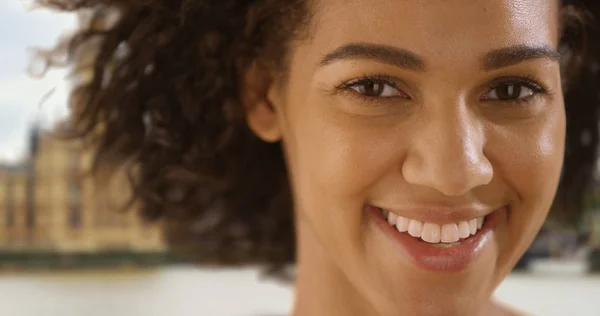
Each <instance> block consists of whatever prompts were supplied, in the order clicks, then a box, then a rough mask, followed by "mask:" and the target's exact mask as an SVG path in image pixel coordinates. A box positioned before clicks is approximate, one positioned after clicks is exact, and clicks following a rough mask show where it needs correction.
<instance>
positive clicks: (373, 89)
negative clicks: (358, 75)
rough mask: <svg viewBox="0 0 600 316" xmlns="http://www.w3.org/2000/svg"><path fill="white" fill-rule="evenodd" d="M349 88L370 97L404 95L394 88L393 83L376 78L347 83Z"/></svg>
mask: <svg viewBox="0 0 600 316" xmlns="http://www.w3.org/2000/svg"><path fill="white" fill-rule="evenodd" d="M349 88H350V89H352V90H354V91H355V92H357V93H359V94H361V95H363V96H365V97H371V98H390V97H398V96H404V94H403V93H402V92H400V90H398V89H396V88H395V87H394V86H393V85H391V84H389V83H386V82H383V81H376V80H370V79H367V80H360V81H359V82H356V83H353V84H350V85H349Z"/></svg>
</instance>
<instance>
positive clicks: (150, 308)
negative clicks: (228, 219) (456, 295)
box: [0, 263, 600, 316]
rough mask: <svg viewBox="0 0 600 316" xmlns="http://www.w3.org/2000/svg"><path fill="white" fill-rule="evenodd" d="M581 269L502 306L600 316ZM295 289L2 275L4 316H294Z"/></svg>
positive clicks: (557, 275) (531, 283)
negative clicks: (508, 305) (289, 312)
mask: <svg viewBox="0 0 600 316" xmlns="http://www.w3.org/2000/svg"><path fill="white" fill-rule="evenodd" d="M582 271H583V270H582V268H581V266H580V265H578V264H570V265H569V264H563V263H561V264H545V266H543V265H541V264H540V267H538V268H536V269H535V270H534V272H531V273H519V274H512V275H510V276H509V277H508V279H507V280H506V281H505V282H504V283H503V284H502V285H501V286H500V288H499V289H498V290H497V292H496V296H497V298H498V299H499V300H501V301H504V302H506V303H508V304H510V305H512V306H514V307H517V308H520V309H521V310H524V311H527V312H529V313H531V314H532V315H543V316H552V315H578V316H586V315H590V316H599V315H600V300H599V298H600V276H590V275H586V274H585V273H584V272H582ZM292 303H293V292H292V289H291V287H290V286H288V285H286V284H283V283H278V282H276V281H274V280H271V279H266V280H263V279H261V278H260V277H259V274H258V272H257V270H256V269H251V268H249V269H238V270H211V269H205V268H199V267H192V266H172V267H165V268H160V269H156V270H147V271H134V270H129V271H127V270H122V271H114V272H60V273H49V272H47V273H41V272H37V273H27V274H25V273H18V274H14V273H13V274H3V275H0V315H2V316H4V315H6V316H42V315H43V316H199V315H208V316H238V315H239V316H274V315H287V312H288V311H289V307H290V306H291V305H292Z"/></svg>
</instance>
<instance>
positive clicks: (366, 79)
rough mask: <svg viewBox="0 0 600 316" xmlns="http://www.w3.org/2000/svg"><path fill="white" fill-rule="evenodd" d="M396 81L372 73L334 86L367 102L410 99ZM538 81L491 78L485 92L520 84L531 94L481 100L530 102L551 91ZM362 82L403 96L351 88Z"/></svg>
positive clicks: (530, 77)
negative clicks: (377, 95)
mask: <svg viewBox="0 0 600 316" xmlns="http://www.w3.org/2000/svg"><path fill="white" fill-rule="evenodd" d="M396 81H397V80H396V79H394V78H393V77H389V76H384V75H374V76H372V75H364V76H362V77H360V78H357V79H352V80H349V81H346V82H343V83H342V84H340V85H339V86H337V87H336V90H338V91H343V92H345V93H350V94H352V97H354V98H359V99H362V100H365V101H368V102H374V101H384V100H385V99H396V98H398V97H399V98H403V99H410V96H408V94H407V93H405V92H404V91H402V89H400V88H399V87H398V84H397V83H396ZM539 82H540V80H538V79H537V78H535V77H533V76H531V75H526V76H522V77H519V76H513V77H503V78H499V79H496V80H493V81H492V82H491V83H490V84H488V85H487V87H486V93H485V94H488V93H490V92H491V91H493V90H494V89H497V88H499V87H500V86H502V85H522V86H524V87H526V88H528V89H530V90H531V91H533V94H531V95H530V96H527V97H524V98H521V99H517V100H494V99H488V100H486V99H484V98H482V99H481V100H482V101H488V102H490V101H491V102H504V103H511V104H523V103H530V102H531V101H532V99H533V98H535V97H537V96H539V95H545V94H549V93H551V92H550V91H549V89H548V88H546V87H544V86H543V85H542V84H540V83H539ZM364 84H382V85H388V86H390V87H392V88H394V89H396V90H398V91H399V92H400V93H401V94H403V95H404V96H398V97H372V96H367V95H364V94H361V93H358V92H356V91H354V89H353V88H356V87H358V86H360V85H364ZM382 99H383V100H382Z"/></svg>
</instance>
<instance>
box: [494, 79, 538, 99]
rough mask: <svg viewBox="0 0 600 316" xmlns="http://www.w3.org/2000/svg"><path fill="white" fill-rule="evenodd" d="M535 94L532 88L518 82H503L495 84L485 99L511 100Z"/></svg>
mask: <svg viewBox="0 0 600 316" xmlns="http://www.w3.org/2000/svg"><path fill="white" fill-rule="evenodd" d="M534 94H535V91H533V89H531V88H528V87H526V86H525V85H523V84H520V83H510V84H507V83H503V84H500V85H498V86H496V87H495V88H494V89H492V90H491V91H490V92H488V94H486V96H485V99H486V100H500V101H512V100H520V99H525V98H527V97H530V96H532V95H534Z"/></svg>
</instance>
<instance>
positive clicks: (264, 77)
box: [242, 62, 281, 143]
mask: <svg viewBox="0 0 600 316" xmlns="http://www.w3.org/2000/svg"><path fill="white" fill-rule="evenodd" d="M242 89H243V90H242V103H243V106H244V110H245V112H246V121H247V122H248V126H249V127H250V129H251V130H252V131H253V132H254V134H256V136H258V137H259V138H261V139H262V140H264V141H266V142H270V143H274V142H278V141H280V140H281V127H280V125H279V121H278V116H277V111H276V106H275V105H274V104H273V102H272V99H271V98H270V97H271V96H272V92H273V91H272V86H271V79H270V76H269V75H268V72H267V71H266V70H265V68H263V67H260V66H259V65H258V63H256V62H255V63H253V64H252V65H251V66H250V67H249V69H248V71H247V72H246V74H245V76H244V81H243V84H242Z"/></svg>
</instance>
